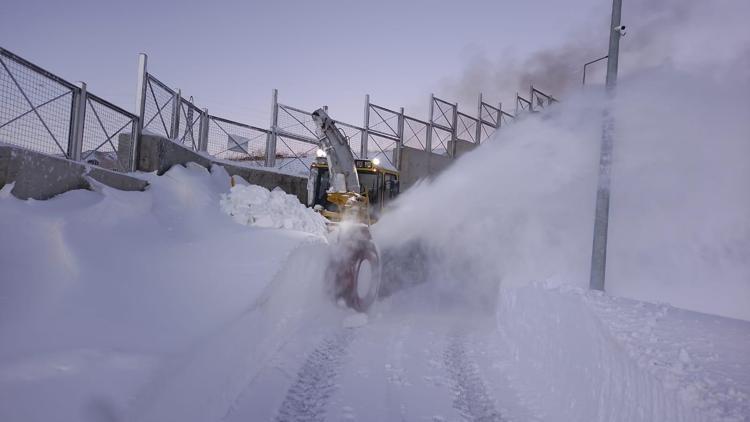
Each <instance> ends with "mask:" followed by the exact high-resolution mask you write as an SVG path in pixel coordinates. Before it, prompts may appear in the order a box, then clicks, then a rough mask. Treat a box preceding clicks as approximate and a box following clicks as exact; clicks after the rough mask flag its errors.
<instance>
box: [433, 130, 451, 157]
mask: <svg viewBox="0 0 750 422" xmlns="http://www.w3.org/2000/svg"><path fill="white" fill-rule="evenodd" d="M450 140H451V132H449V131H447V130H444V129H441V128H439V127H437V126H433V127H432V151H431V152H434V153H435V154H443V155H447V154H448V142H449V141H450Z"/></svg>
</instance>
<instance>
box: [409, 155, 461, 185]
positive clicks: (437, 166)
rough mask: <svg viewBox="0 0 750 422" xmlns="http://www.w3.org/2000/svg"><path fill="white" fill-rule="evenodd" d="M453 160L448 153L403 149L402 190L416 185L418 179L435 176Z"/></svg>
mask: <svg viewBox="0 0 750 422" xmlns="http://www.w3.org/2000/svg"><path fill="white" fill-rule="evenodd" d="M452 162H453V159H451V158H450V157H448V156H446V155H440V154H434V153H431V152H427V151H424V150H421V149H416V148H410V147H403V148H402V149H401V191H402V192H403V191H404V190H406V189H408V188H409V187H411V186H412V185H414V184H415V183H416V182H417V180H419V179H424V178H430V177H434V176H435V175H437V174H438V173H440V172H441V171H443V170H444V169H445V168H446V167H448V166H449V165H450V164H451V163H452Z"/></svg>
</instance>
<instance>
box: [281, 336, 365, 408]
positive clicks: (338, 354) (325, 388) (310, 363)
mask: <svg viewBox="0 0 750 422" xmlns="http://www.w3.org/2000/svg"><path fill="white" fill-rule="evenodd" d="M353 338H354V332H353V331H352V330H345V331H343V332H340V333H338V334H336V335H334V336H332V337H329V338H326V339H325V340H323V342H322V343H321V344H320V346H318V347H317V348H316V349H315V350H313V351H312V353H310V355H309V356H308V357H307V360H305V363H304V364H303V365H302V368H301V369H300V370H299V372H298V373H297V380H296V381H295V382H294V384H293V385H292V386H291V387H290V388H289V390H288V391H287V393H286V397H284V401H283V402H282V403H281V406H280V407H279V412H278V414H277V416H276V421H277V422H287V421H305V422H318V421H324V420H325V410H326V404H327V403H328V400H329V399H330V397H331V396H332V395H333V393H334V392H335V390H336V383H335V381H336V376H337V375H338V369H339V366H340V364H341V362H342V360H343V358H344V357H345V354H346V350H347V348H348V347H349V344H351V342H352V339H353Z"/></svg>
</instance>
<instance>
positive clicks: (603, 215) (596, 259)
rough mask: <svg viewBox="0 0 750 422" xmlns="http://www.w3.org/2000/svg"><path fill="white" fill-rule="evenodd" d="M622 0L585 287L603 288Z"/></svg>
mask: <svg viewBox="0 0 750 422" xmlns="http://www.w3.org/2000/svg"><path fill="white" fill-rule="evenodd" d="M621 13H622V0H613V1H612V23H611V24H610V27H609V28H610V30H609V58H608V59H607V104H606V105H605V108H604V123H603V127H602V142H601V149H600V151H599V184H598V187H597V190H596V214H595V219H594V241H593V246H592V250H591V278H590V279H589V287H590V288H591V289H593V290H604V276H605V273H606V265H607V228H608V226H609V196H610V195H609V194H610V184H611V170H612V144H613V136H614V117H613V115H612V110H611V106H612V104H611V100H612V97H613V96H614V92H615V85H616V82H617V61H618V58H619V54H620V37H622V36H624V35H625V25H622V24H620V15H621Z"/></svg>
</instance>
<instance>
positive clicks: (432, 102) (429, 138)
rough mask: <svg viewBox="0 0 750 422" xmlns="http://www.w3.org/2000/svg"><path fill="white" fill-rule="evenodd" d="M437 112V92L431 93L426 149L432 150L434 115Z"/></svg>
mask: <svg viewBox="0 0 750 422" xmlns="http://www.w3.org/2000/svg"><path fill="white" fill-rule="evenodd" d="M434 113H435V94H430V118H429V119H427V137H426V139H425V142H424V143H425V145H424V149H425V151H427V152H432V131H433V128H432V115H433V114H434Z"/></svg>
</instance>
